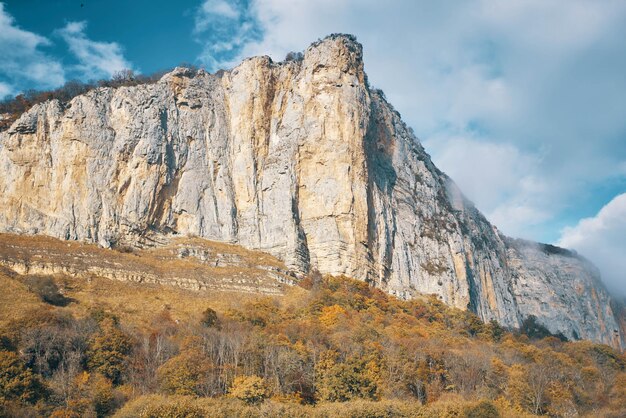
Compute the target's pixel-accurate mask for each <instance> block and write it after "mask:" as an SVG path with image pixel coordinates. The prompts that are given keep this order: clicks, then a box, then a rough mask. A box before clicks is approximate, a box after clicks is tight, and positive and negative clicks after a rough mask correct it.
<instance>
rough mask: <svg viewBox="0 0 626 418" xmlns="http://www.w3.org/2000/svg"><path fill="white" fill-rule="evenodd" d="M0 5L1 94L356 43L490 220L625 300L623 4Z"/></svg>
mask: <svg viewBox="0 0 626 418" xmlns="http://www.w3.org/2000/svg"><path fill="white" fill-rule="evenodd" d="M0 4H1V6H0V7H1V8H0V57H2V58H0V97H3V96H5V95H14V94H16V93H19V92H20V91H23V90H27V89H49V88H54V87H57V86H59V85H61V84H63V83H64V82H65V81H67V80H70V79H80V80H89V79H101V78H107V77H110V76H111V75H112V74H114V73H115V72H117V71H119V70H122V69H132V70H134V71H136V72H140V73H145V74H149V73H152V72H155V71H159V70H163V69H167V68H172V67H174V66H176V65H179V64H181V63H191V64H195V65H200V66H203V67H205V68H206V69H207V70H209V71H215V70H217V69H220V68H230V67H232V66H234V65H236V64H237V62H238V61H240V60H241V59H242V58H245V57H248V56H253V55H270V56H271V57H272V58H273V59H275V60H277V61H280V60H282V59H283V58H284V56H285V55H286V54H287V52H289V51H302V50H304V49H305V48H306V47H307V46H308V45H309V44H310V43H312V42H313V41H315V40H317V39H319V38H323V37H324V36H326V35H328V34H330V33H336V32H341V33H351V34H354V35H356V36H357V39H358V40H359V42H361V43H362V44H363V48H364V60H365V69H366V71H367V73H368V77H369V80H370V83H371V84H372V85H374V86H375V87H377V88H381V89H383V90H384V91H385V94H386V96H387V98H388V99H389V101H390V102H391V103H392V104H393V105H394V107H396V109H397V110H398V111H399V112H400V113H401V114H402V116H403V119H404V121H405V122H406V123H407V124H408V125H409V126H411V127H413V129H414V130H415V132H416V133H417V136H418V137H419V139H420V140H421V141H422V143H423V144H424V146H425V148H426V150H427V151H428V152H429V153H430V154H431V156H432V158H433V160H434V162H435V163H436V164H437V165H438V166H439V168H441V169H442V170H444V171H445V172H447V173H448V174H449V175H450V176H451V177H452V178H453V179H454V180H455V181H456V182H457V183H458V184H459V186H460V187H461V189H462V190H463V191H464V193H465V194H466V195H467V196H468V197H469V198H470V199H471V200H472V201H473V202H474V203H475V204H476V206H477V207H478V208H479V209H480V210H481V211H482V212H483V213H484V214H485V215H486V216H487V218H488V219H489V220H490V221H491V222H492V223H494V224H495V225H497V226H498V228H499V229H500V230H501V231H503V232H504V233H506V234H508V235H511V236H515V237H522V238H527V239H533V240H537V241H541V242H547V243H554V244H558V245H562V246H565V247H567V248H571V249H575V250H577V251H578V252H580V253H581V254H583V255H584V256H585V257H587V258H589V259H590V260H591V261H593V262H594V263H596V264H597V265H598V266H599V267H600V269H601V271H602V275H603V279H604V281H605V282H606V283H607V285H608V286H609V287H610V288H611V289H612V290H613V291H615V292H617V293H621V294H622V295H626V273H624V272H626V41H625V40H626V1H623V0H589V1H583V0H466V1H447V0H442V1H436V2H433V1H426V0H424V1H422V0H386V1H380V0H316V1H310V0H193V1H192V0H181V1H176V2H173V1H166V0H134V1H131V2H128V1H121V0H91V1H90V0H82V1H80V0H79V1H75V0H56V1H48V0H15V1H4V2H0Z"/></svg>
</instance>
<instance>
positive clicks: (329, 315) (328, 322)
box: [319, 305, 348, 327]
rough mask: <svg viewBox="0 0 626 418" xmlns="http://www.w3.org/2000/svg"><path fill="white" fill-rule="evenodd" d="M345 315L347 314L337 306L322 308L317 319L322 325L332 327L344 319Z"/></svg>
mask: <svg viewBox="0 0 626 418" xmlns="http://www.w3.org/2000/svg"><path fill="white" fill-rule="evenodd" d="M347 314H348V312H347V311H346V310H345V309H344V308H342V307H341V306H339V305H332V306H324V307H323V308H322V312H321V313H320V318H319V319H320V322H321V323H322V325H324V326H326V327H332V326H333V325H335V324H336V323H337V322H338V321H339V319H340V318H341V317H345V316H347Z"/></svg>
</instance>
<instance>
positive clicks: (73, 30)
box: [57, 22, 132, 80]
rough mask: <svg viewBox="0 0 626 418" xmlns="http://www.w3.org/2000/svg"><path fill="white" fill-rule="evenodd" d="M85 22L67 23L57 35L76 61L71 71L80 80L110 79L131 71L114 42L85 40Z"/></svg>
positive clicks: (128, 63)
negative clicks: (116, 74) (119, 73)
mask: <svg viewBox="0 0 626 418" xmlns="http://www.w3.org/2000/svg"><path fill="white" fill-rule="evenodd" d="M86 28H87V22H69V23H68V24H67V25H65V27H64V28H62V29H59V30H58V31H57V33H58V34H59V36H61V37H62V38H63V40H64V41H65V42H66V43H67V46H68V48H69V50H70V52H71V53H72V54H73V55H74V57H75V58H76V59H77V60H78V64H77V65H75V66H74V67H73V69H74V70H75V71H76V72H78V74H79V77H80V78H82V79H93V80H97V79H100V78H110V77H111V76H112V75H113V74H115V73H117V72H119V71H121V70H125V69H132V65H131V64H130V62H128V61H127V60H126V59H125V58H124V54H123V52H122V47H121V46H120V45H119V44H117V43H116V42H97V41H93V40H91V39H89V38H87V35H86V34H85V29H86Z"/></svg>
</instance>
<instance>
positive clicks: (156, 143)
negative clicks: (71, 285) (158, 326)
mask: <svg viewBox="0 0 626 418" xmlns="http://www.w3.org/2000/svg"><path fill="white" fill-rule="evenodd" d="M0 172H1V173H2V176H1V177H0V231H4V232H11V233H20V234H24V233H25V234H46V235H51V236H54V237H59V238H63V239H67V240H84V241H93V242H97V243H99V244H100V245H101V246H104V247H110V246H113V245H117V244H120V243H123V244H125V245H128V244H131V245H137V246H144V245H150V241H149V239H148V237H150V236H154V235H155V234H156V235H159V234H161V235H174V234H180V235H196V236H199V237H204V238H207V239H211V240H218V241H225V242H229V243H237V244H239V245H242V246H244V247H246V248H250V249H258V250H263V251H266V252H269V253H271V254H273V255H275V256H277V257H278V258H280V259H281V260H283V261H284V262H285V264H286V265H287V266H289V267H290V268H291V269H293V270H295V271H297V272H306V271H308V270H310V269H312V268H315V269H318V270H319V271H321V272H322V273H329V274H335V275H339V274H345V275H347V276H352V277H355V278H359V279H362V280H366V281H368V282H370V283H372V284H374V285H376V286H378V287H381V288H383V289H385V290H386V291H388V292H390V293H392V294H395V295H398V296H400V297H404V298H409V297H411V296H412V295H413V294H414V293H415V292H420V293H434V294H437V295H439V297H440V298H441V299H442V300H443V301H444V302H446V303H448V304H450V305H453V306H456V307H459V308H463V309H471V310H473V311H475V312H476V313H477V314H478V315H479V316H480V317H481V318H483V319H485V320H490V319H495V320H497V321H499V322H500V323H502V324H504V325H506V326H511V327H518V326H520V324H521V322H522V321H523V320H524V319H525V318H526V317H527V316H529V315H531V314H532V315H535V316H536V317H537V318H538V319H539V322H542V323H543V324H544V325H545V326H546V327H547V328H548V329H550V330H551V331H553V332H562V333H564V334H565V335H566V336H568V337H570V338H586V339H591V340H595V341H599V342H604V343H607V344H612V345H614V346H620V345H621V344H623V343H624V339H623V333H622V331H621V330H620V328H619V326H618V321H617V320H616V318H615V315H614V314H613V312H612V311H611V308H610V303H608V300H609V296H608V294H607V292H606V290H605V289H604V287H603V286H602V285H601V283H600V282H599V280H598V277H597V276H598V274H597V271H596V270H595V269H594V268H593V267H592V266H590V265H589V264H588V263H586V262H585V261H584V260H582V259H580V258H578V257H575V256H573V255H571V254H569V253H567V254H565V253H563V252H559V251H544V250H545V248H544V247H541V246H540V245H538V244H537V245H530V244H528V245H521V244H520V243H519V242H516V241H512V240H509V239H507V238H505V237H503V236H502V235H501V234H500V233H499V232H498V231H497V230H496V229H495V228H494V227H493V226H492V225H490V224H489V222H488V221H487V220H486V219H485V218H484V217H483V216H482V215H481V214H480V212H478V210H477V209H476V208H475V207H474V206H473V205H472V204H471V203H470V202H468V201H467V200H466V199H465V198H464V197H463V195H462V194H461V192H460V191H459V190H458V189H457V187H456V186H455V184H454V183H453V182H452V181H451V180H450V179H449V178H448V177H447V176H446V175H445V174H444V173H442V172H441V171H439V170H438V169H437V168H436V167H435V166H434V165H433V163H432V162H431V160H430V157H429V156H428V154H427V153H426V152H425V151H424V149H423V147H422V146H421V144H420V143H419V141H418V140H417V138H416V137H415V135H414V134H413V133H412V131H411V130H410V129H409V128H407V126H406V125H405V124H404V123H403V122H402V120H401V119H400V115H399V114H398V113H397V112H396V111H395V110H394V109H393V108H392V107H391V105H390V104H388V103H387V102H386V100H385V98H384V96H383V94H382V93H381V92H379V91H376V90H372V89H370V88H369V86H368V84H367V78H366V75H365V73H364V71H363V61H362V51H361V45H360V44H358V43H357V42H356V41H355V40H354V39H353V38H352V37H350V36H344V35H337V36H331V37H328V38H326V39H324V40H323V41H319V42H317V43H315V44H313V45H311V46H310V47H309V48H308V49H307V50H306V52H305V54H304V58H303V59H302V60H298V61H288V62H283V63H273V62H272V61H271V60H270V59H269V58H268V57H256V58H250V59H247V60H245V61H244V62H243V63H241V64H240V65H239V66H238V67H236V68H234V69H233V70H231V71H227V72H220V73H218V74H215V75H211V74H208V73H206V72H203V71H199V72H192V71H191V70H188V69H184V68H177V69H175V70H174V71H173V72H171V73H169V74H167V75H165V76H164V77H163V78H162V79H161V80H160V81H159V82H157V83H155V84H146V85H140V86H135V87H120V88H117V89H111V88H99V89H96V90H93V91H91V92H89V93H87V94H85V95H82V96H78V97H76V98H75V99H73V100H72V101H71V102H70V103H68V104H67V105H65V106H63V105H62V104H60V103H59V102H57V101H50V102H46V103H44V104H41V105H37V106H35V107H33V108H32V109H31V110H30V111H28V112H27V113H25V114H24V115H22V117H21V118H20V119H19V120H18V121H16V122H15V123H14V124H13V126H12V127H11V128H10V129H9V130H8V131H6V132H3V133H1V134H0ZM147 232H149V234H148V233H147Z"/></svg>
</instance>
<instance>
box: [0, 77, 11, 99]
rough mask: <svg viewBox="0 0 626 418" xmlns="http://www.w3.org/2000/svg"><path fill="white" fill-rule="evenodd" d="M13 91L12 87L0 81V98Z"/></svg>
mask: <svg viewBox="0 0 626 418" xmlns="http://www.w3.org/2000/svg"><path fill="white" fill-rule="evenodd" d="M12 92H13V88H12V87H11V86H9V85H8V84H7V83H3V82H1V81H0V99H2V98H3V97H5V96H7V95H9V94H11V93H12Z"/></svg>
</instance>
